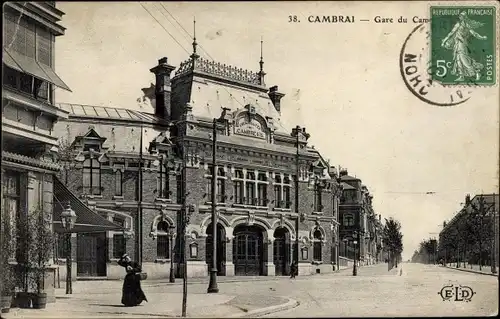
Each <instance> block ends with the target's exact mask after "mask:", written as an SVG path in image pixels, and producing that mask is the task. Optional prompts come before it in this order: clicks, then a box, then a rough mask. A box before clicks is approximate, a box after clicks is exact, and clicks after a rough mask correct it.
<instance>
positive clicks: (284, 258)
mask: <svg viewBox="0 0 500 319" xmlns="http://www.w3.org/2000/svg"><path fill="white" fill-rule="evenodd" d="M289 239H290V233H289V232H288V230H287V229H286V228H284V227H279V228H277V229H276V230H275V231H274V247H273V248H274V250H273V255H274V268H275V274H276V276H286V275H288V274H289V267H290V266H289V263H288V260H289V259H290V240H289Z"/></svg>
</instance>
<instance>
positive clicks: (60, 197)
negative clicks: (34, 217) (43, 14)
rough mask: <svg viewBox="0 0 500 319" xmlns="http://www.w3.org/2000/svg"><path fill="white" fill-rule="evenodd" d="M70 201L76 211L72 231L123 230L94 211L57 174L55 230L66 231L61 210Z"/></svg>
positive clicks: (54, 213)
mask: <svg viewBox="0 0 500 319" xmlns="http://www.w3.org/2000/svg"><path fill="white" fill-rule="evenodd" d="M68 202H69V203H70V205H71V209H73V210H74V211H75V213H76V216H77V218H76V223H75V226H74V227H73V228H72V229H71V230H70V232H71V233H97V232H105V231H111V230H113V231H123V230H124V229H123V227H122V226H120V225H117V224H115V223H113V222H111V221H109V220H107V219H106V218H104V217H103V216H101V215H99V214H98V213H96V212H95V211H93V210H92V209H91V208H90V207H88V206H87V205H85V203H84V202H82V201H81V200H80V199H79V198H78V197H77V196H76V195H75V194H73V193H72V192H71V191H70V190H69V189H68V188H67V187H66V186H65V185H64V184H63V183H62V182H61V181H60V180H59V179H58V178H57V177H56V176H54V209H53V213H52V214H53V215H52V220H53V224H54V231H55V232H57V233H65V232H67V231H66V229H64V228H63V227H62V222H61V212H62V211H63V209H64V205H65V204H66V203H68Z"/></svg>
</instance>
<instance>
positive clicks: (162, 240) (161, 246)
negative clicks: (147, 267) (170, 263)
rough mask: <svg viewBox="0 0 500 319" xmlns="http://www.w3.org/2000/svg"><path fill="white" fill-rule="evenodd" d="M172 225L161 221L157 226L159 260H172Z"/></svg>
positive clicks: (157, 254) (157, 253)
mask: <svg viewBox="0 0 500 319" xmlns="http://www.w3.org/2000/svg"><path fill="white" fill-rule="evenodd" d="M169 226H170V225H169V224H168V223H167V222H166V221H161V222H159V223H158V225H156V234H157V236H158V237H157V238H156V240H157V242H156V257H157V258H159V259H169V258H170V235H169V228H170V227H169Z"/></svg>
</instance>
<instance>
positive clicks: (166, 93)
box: [150, 57, 175, 120]
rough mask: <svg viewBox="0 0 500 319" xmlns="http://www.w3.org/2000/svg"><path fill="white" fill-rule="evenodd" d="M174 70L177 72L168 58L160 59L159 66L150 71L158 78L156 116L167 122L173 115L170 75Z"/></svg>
mask: <svg viewBox="0 0 500 319" xmlns="http://www.w3.org/2000/svg"><path fill="white" fill-rule="evenodd" d="M173 70H175V67H174V66H171V65H169V64H168V59H167V58H166V57H164V58H161V59H159V60H158V65H157V66H155V67H154V68H152V69H151V70H150V71H151V72H152V73H154V74H155V77H156V85H155V86H156V91H155V95H156V107H155V115H156V116H158V117H160V118H162V119H165V120H170V116H171V114H172V110H171V105H170V98H171V94H172V93H171V91H172V87H171V86H170V74H171V73H172V71H173Z"/></svg>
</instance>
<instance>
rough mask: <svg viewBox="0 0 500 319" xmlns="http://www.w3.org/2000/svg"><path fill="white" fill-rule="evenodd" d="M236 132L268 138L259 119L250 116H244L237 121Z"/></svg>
mask: <svg viewBox="0 0 500 319" xmlns="http://www.w3.org/2000/svg"><path fill="white" fill-rule="evenodd" d="M234 133H235V134H238V135H244V136H250V137H256V138H261V139H265V138H266V133H265V132H264V128H263V127H262V124H261V123H260V122H259V121H258V120H257V119H255V118H253V117H249V116H242V117H240V118H239V119H238V120H237V121H236V123H235V128H234Z"/></svg>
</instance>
